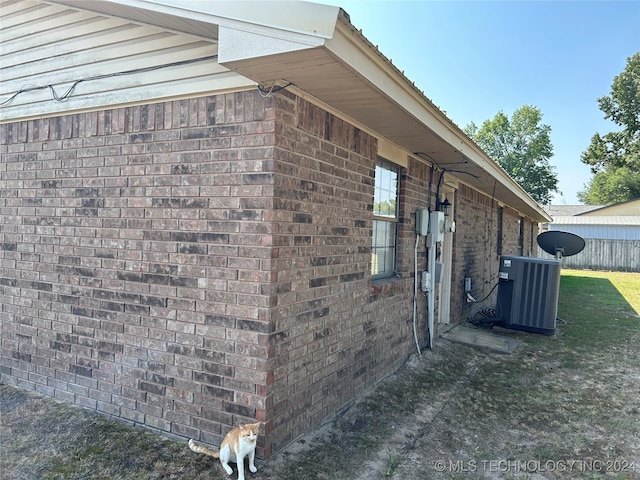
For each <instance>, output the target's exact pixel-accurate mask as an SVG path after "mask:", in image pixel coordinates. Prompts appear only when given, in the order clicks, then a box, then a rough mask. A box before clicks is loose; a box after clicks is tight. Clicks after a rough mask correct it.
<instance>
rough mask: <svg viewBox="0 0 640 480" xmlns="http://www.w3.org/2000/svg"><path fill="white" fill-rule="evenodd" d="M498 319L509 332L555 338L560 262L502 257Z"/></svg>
mask: <svg viewBox="0 0 640 480" xmlns="http://www.w3.org/2000/svg"><path fill="white" fill-rule="evenodd" d="M498 275H499V284H498V299H497V302H496V316H497V317H498V318H500V319H502V321H503V322H504V323H503V324H502V325H503V326H504V327H506V328H512V329H515V330H525V331H528V332H536V333H544V334H545V335H553V334H555V330H556V316H557V314H558V292H559V290H560V262H559V261H558V260H550V259H544V258H531V257H517V256H502V257H500V270H499V273H498Z"/></svg>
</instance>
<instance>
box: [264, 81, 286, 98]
mask: <svg viewBox="0 0 640 480" xmlns="http://www.w3.org/2000/svg"><path fill="white" fill-rule="evenodd" d="M291 85H293V83H291V82H289V83H287V84H286V85H283V86H281V87H276V84H275V82H274V83H273V85H271V88H268V89H267V88H263V87H261V86H260V85H258V92H260V95H261V96H262V97H263V98H267V97H269V96H271V94H273V93H276V92H279V91H280V90H284V89H285V88H287V87H290V86H291Z"/></svg>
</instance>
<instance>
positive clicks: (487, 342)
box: [442, 326, 520, 354]
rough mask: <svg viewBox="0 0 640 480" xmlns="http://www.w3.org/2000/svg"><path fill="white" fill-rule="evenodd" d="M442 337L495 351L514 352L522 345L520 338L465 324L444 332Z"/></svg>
mask: <svg viewBox="0 0 640 480" xmlns="http://www.w3.org/2000/svg"><path fill="white" fill-rule="evenodd" d="M442 338H446V339H447V340H451V341H452V342H458V343H463V344H465V345H471V346H472V347H480V348H486V349H488V350H492V351H494V352H498V353H509V354H510V353H513V352H514V350H515V349H516V348H517V347H518V345H520V340H518V339H517V338H509V337H504V336H499V335H494V334H492V333H489V332H487V331H484V330H478V329H475V328H467V327H463V326H457V327H455V328H452V329H451V330H449V331H448V332H445V333H443V334H442Z"/></svg>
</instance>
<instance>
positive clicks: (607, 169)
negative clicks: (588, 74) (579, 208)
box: [578, 53, 640, 205]
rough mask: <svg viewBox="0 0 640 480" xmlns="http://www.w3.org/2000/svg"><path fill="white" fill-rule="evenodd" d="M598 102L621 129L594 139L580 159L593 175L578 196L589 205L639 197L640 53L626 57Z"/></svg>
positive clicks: (598, 135) (607, 115)
mask: <svg viewBox="0 0 640 480" xmlns="http://www.w3.org/2000/svg"><path fill="white" fill-rule="evenodd" d="M598 105H599V107H600V110H602V112H604V117H605V118H606V119H609V120H611V121H613V122H614V123H615V124H616V125H618V126H619V127H621V130H619V131H615V132H609V133H606V134H604V135H600V134H599V133H596V134H595V135H594V136H593V137H592V138H591V144H590V145H589V147H588V148H587V150H586V151H585V152H583V153H582V156H581V157H580V158H581V160H582V162H583V163H586V164H587V165H590V166H591V172H592V173H593V174H594V176H593V178H592V179H591V181H589V183H587V184H586V185H585V189H584V190H582V191H581V192H579V193H578V198H579V199H580V200H582V201H583V202H584V203H586V204H589V205H594V204H607V205H608V204H611V203H617V202H624V201H627V200H633V199H635V198H640V53H636V54H634V55H633V56H631V57H629V58H628V59H627V65H626V67H625V69H624V70H623V71H622V73H620V75H617V76H616V77H614V79H613V83H612V84H611V93H610V94H609V95H606V96H604V97H601V98H599V99H598Z"/></svg>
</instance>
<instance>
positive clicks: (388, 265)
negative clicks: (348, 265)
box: [371, 160, 398, 278]
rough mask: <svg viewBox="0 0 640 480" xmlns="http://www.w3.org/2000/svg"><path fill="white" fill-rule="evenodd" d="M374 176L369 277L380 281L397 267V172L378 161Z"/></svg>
mask: <svg viewBox="0 0 640 480" xmlns="http://www.w3.org/2000/svg"><path fill="white" fill-rule="evenodd" d="M375 175H376V177H375V191H374V195H373V247H372V252H371V276H372V277H373V278H383V277H390V276H392V275H393V274H394V271H395V267H396V231H397V225H398V169H397V168H396V167H394V166H393V165H391V164H389V163H387V162H385V161H383V160H379V161H378V164H377V165H376V173H375Z"/></svg>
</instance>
